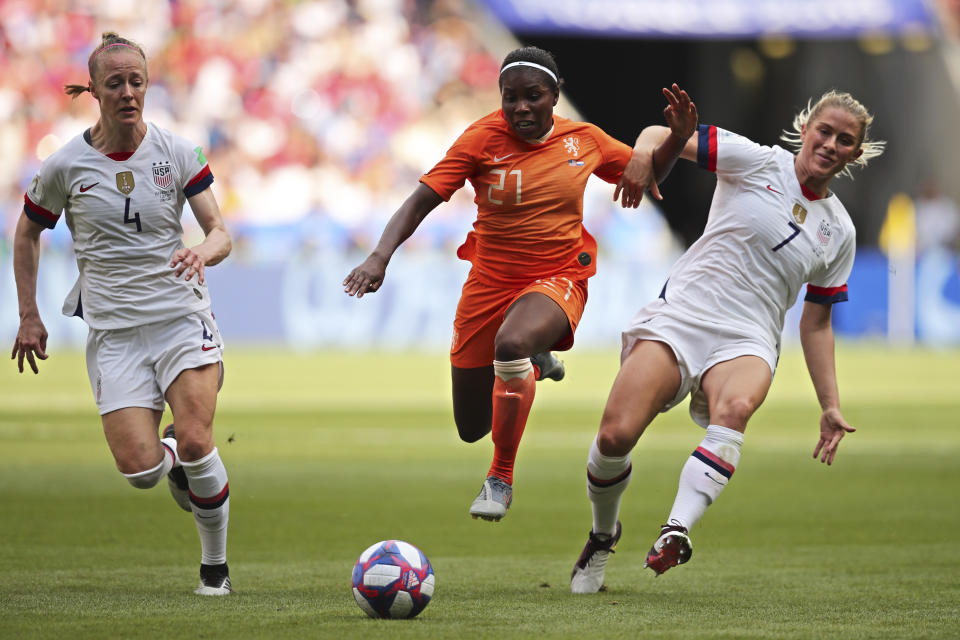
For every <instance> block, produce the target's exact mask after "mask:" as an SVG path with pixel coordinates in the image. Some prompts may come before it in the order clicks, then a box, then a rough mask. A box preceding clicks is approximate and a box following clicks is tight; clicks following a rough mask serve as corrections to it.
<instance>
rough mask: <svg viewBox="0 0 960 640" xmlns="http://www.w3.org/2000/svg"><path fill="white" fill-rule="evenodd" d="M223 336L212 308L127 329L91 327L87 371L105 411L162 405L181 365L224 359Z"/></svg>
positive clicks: (181, 367) (98, 400) (178, 373)
mask: <svg viewBox="0 0 960 640" xmlns="http://www.w3.org/2000/svg"><path fill="white" fill-rule="evenodd" d="M222 353H223V339H222V338H221V337H220V330H219V329H218V328H217V322H216V320H214V319H213V314H212V313H210V311H197V312H194V313H191V314H189V315H186V316H182V317H179V318H174V319H173V320H164V321H163V322H154V323H151V324H146V325H142V326H139V327H130V328H127V329H90V332H89V333H88V334H87V375H88V376H89V377H90V387H91V388H92V389H93V396H94V399H95V400H96V402H97V408H98V409H99V410H100V415H103V414H105V413H109V412H111V411H116V410H117V409H124V408H126V407H146V408H148V409H156V410H158V411H163V408H164V406H165V403H164V394H165V393H166V391H167V387H169V386H170V384H171V383H172V382H173V381H174V380H175V379H176V377H177V376H178V375H180V372H181V371H185V370H187V369H195V368H197V367H202V366H203V365H206V364H212V363H214V362H219V363H221V364H220V384H223V360H222Z"/></svg>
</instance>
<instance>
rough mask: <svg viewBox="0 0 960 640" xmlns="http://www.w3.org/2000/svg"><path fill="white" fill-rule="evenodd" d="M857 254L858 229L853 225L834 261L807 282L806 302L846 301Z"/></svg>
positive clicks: (830, 302) (829, 302) (827, 302)
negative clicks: (848, 280)
mask: <svg viewBox="0 0 960 640" xmlns="http://www.w3.org/2000/svg"><path fill="white" fill-rule="evenodd" d="M821 232H822V230H821ZM855 256H856V231H855V230H854V228H853V227H852V225H851V227H850V229H849V231H848V233H846V234H845V236H844V242H843V244H842V245H841V246H840V249H839V251H838V252H837V255H836V257H835V258H834V259H833V261H832V262H830V263H829V264H828V265H826V268H825V269H824V270H823V272H822V273H821V274H818V275H815V276H812V277H811V278H810V282H808V283H807V293H806V295H805V296H804V298H803V299H804V300H805V301H806V302H816V303H818V304H834V303H836V302H846V301H847V279H848V278H849V277H850V272H851V271H852V270H853V260H854V257H855Z"/></svg>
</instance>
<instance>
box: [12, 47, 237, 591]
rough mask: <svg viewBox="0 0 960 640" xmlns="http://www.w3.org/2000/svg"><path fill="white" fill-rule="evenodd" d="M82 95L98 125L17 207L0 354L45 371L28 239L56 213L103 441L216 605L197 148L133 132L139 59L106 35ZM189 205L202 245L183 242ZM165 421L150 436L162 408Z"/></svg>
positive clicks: (210, 218)
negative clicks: (161, 509)
mask: <svg viewBox="0 0 960 640" xmlns="http://www.w3.org/2000/svg"><path fill="white" fill-rule="evenodd" d="M88 67H89V71H90V81H89V83H88V84H87V85H67V87H66V91H67V93H68V94H71V95H73V96H74V97H76V96H77V95H79V94H80V93H82V92H85V91H89V92H90V93H91V94H92V95H93V97H94V98H96V99H97V101H98V102H99V105H100V118H99V120H98V121H97V123H96V124H95V125H94V126H93V127H92V128H90V129H87V130H86V131H84V132H83V134H82V135H79V136H77V137H76V138H74V139H72V140H71V141H69V142H68V143H67V144H65V145H64V146H63V147H61V148H60V149H59V150H58V151H57V152H55V153H53V154H52V155H51V156H50V157H48V158H47V159H46V161H44V163H43V165H42V166H41V168H40V170H39V172H38V173H37V175H36V176H35V177H34V179H33V181H32V182H31V183H30V187H29V188H28V190H27V193H26V195H25V196H24V208H23V215H22V216H21V217H20V220H19V222H18V224H17V229H16V232H15V238H14V273H15V276H16V282H17V294H18V297H19V305H20V329H19V332H18V334H17V338H16V342H15V343H14V347H13V353H12V357H15V358H17V360H18V366H19V369H20V372H21V373H22V372H23V361H24V359H26V360H27V362H28V364H29V365H30V368H31V369H33V372H34V373H37V372H38V369H37V362H36V359H38V358H39V359H41V360H45V359H46V358H47V354H46V342H47V331H46V329H45V328H44V326H43V322H42V320H41V319H40V314H39V311H38V309H37V304H36V283H37V270H38V260H39V238H40V233H41V231H43V229H46V228H53V227H54V226H55V225H56V223H57V221H58V219H59V218H60V215H61V212H65V213H66V221H67V226H68V227H69V228H70V232H71V234H72V236H73V246H74V252H75V253H76V256H77V266H78V268H79V272H80V274H79V277H78V278H77V283H76V284H75V285H74V287H73V290H72V291H71V292H70V293H69V295H68V296H67V299H66V301H65V302H64V308H63V312H64V314H66V315H71V316H73V315H75V316H79V317H81V318H83V320H84V321H86V323H87V324H88V325H89V327H90V329H89V335H88V338H87V372H88V374H89V377H90V385H91V388H92V389H93V392H94V397H95V399H96V403H97V406H98V408H99V411H100V415H101V420H102V422H103V431H104V434H105V436H106V439H107V444H108V445H109V446H110V450H111V452H112V453H113V456H114V459H115V461H116V464H117V468H118V469H119V471H120V472H121V473H122V474H123V475H124V477H126V478H127V480H128V481H129V482H130V484H132V485H133V486H134V487H137V488H140V489H146V488H150V487H153V486H155V485H156V484H157V483H158V482H159V481H160V480H161V479H162V478H163V477H164V476H167V478H168V484H169V486H170V490H171V492H172V493H173V495H174V498H175V499H176V500H177V503H178V504H179V505H180V506H181V508H183V509H184V510H186V511H192V512H193V514H194V520H195V522H196V526H197V529H198V531H199V533H200V541H201V560H200V562H201V565H200V576H201V584H200V586H199V587H198V588H197V590H196V593H198V594H201V595H226V594H228V593H230V578H229V570H228V568H227V560H226V538H227V521H228V519H229V505H230V500H229V496H230V492H229V485H228V483H227V474H226V469H225V468H224V466H223V462H222V461H221V460H220V456H219V454H218V452H217V449H216V447H215V446H214V440H213V415H214V410H215V408H216V400H217V391H218V389H219V387H220V384H221V382H222V372H223V368H222V367H223V365H222V356H221V352H222V350H223V341H222V340H221V338H220V332H219V330H218V329H217V324H216V321H215V320H214V318H213V314H212V312H211V310H210V295H209V293H208V291H207V285H206V282H205V278H204V268H205V266H210V265H215V264H217V263H218V262H220V261H221V260H223V259H224V258H225V257H226V256H227V254H229V252H230V247H231V243H230V236H229V235H228V234H227V231H226V228H225V227H224V225H223V221H222V219H221V217H220V209H219V207H218V206H217V201H216V199H215V198H214V196H213V193H212V191H211V190H210V189H209V186H210V184H211V183H212V182H213V175H212V174H211V173H210V167H209V166H208V164H207V160H206V158H205V157H204V155H203V152H202V150H201V148H200V147H198V146H195V145H192V144H190V143H188V142H187V141H185V140H183V139H181V138H179V137H177V136H175V135H173V134H172V133H170V132H168V131H164V130H163V129H160V128H158V127H156V126H154V125H152V124H147V123H146V122H144V121H143V117H142V110H143V103H144V97H145V94H146V89H147V83H148V78H147V62H146V57H145V56H144V54H143V50H142V49H141V48H140V47H139V46H138V45H136V44H134V43H133V42H131V41H129V40H126V39H124V38H121V37H119V36H118V35H117V34H115V33H104V34H103V40H102V42H101V44H100V46H99V47H97V49H96V50H95V51H94V52H93V53H92V54H91V56H90V59H89V61H88ZM186 201H189V203H190V208H191V209H192V210H193V213H194V215H195V216H196V218H197V221H198V222H199V223H200V226H201V227H202V228H203V231H204V234H205V239H204V240H203V242H201V243H200V244H198V245H197V246H194V247H190V248H187V247H185V246H184V244H183V240H182V236H183V229H182V227H181V225H180V216H181V214H182V211H183V205H184V202H186ZM166 403H168V404H169V405H170V409H171V411H172V412H173V417H174V424H175V425H176V430H175V431H174V428H173V425H170V426H168V427H167V428H166V430H165V431H164V434H163V435H164V437H163V438H162V439H161V438H160V437H159V435H158V429H159V426H160V419H161V417H162V414H163V409H164V406H165V404H166Z"/></svg>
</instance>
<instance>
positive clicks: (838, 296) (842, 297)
mask: <svg viewBox="0 0 960 640" xmlns="http://www.w3.org/2000/svg"><path fill="white" fill-rule="evenodd" d="M804 300H805V301H806V302H815V303H817V304H834V303H836V302H846V301H847V285H846V284H842V285H840V286H839V287H817V286H814V285H812V284H808V285H807V295H806V296H805V297H804Z"/></svg>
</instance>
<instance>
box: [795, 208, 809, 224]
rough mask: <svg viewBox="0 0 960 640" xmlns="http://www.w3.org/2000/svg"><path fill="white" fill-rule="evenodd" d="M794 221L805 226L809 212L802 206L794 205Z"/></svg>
mask: <svg viewBox="0 0 960 640" xmlns="http://www.w3.org/2000/svg"><path fill="white" fill-rule="evenodd" d="M793 219H794V220H796V221H797V224H803V221H804V220H806V219H807V210H806V209H804V208H803V206H801V205H800V204H795V205H793Z"/></svg>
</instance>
